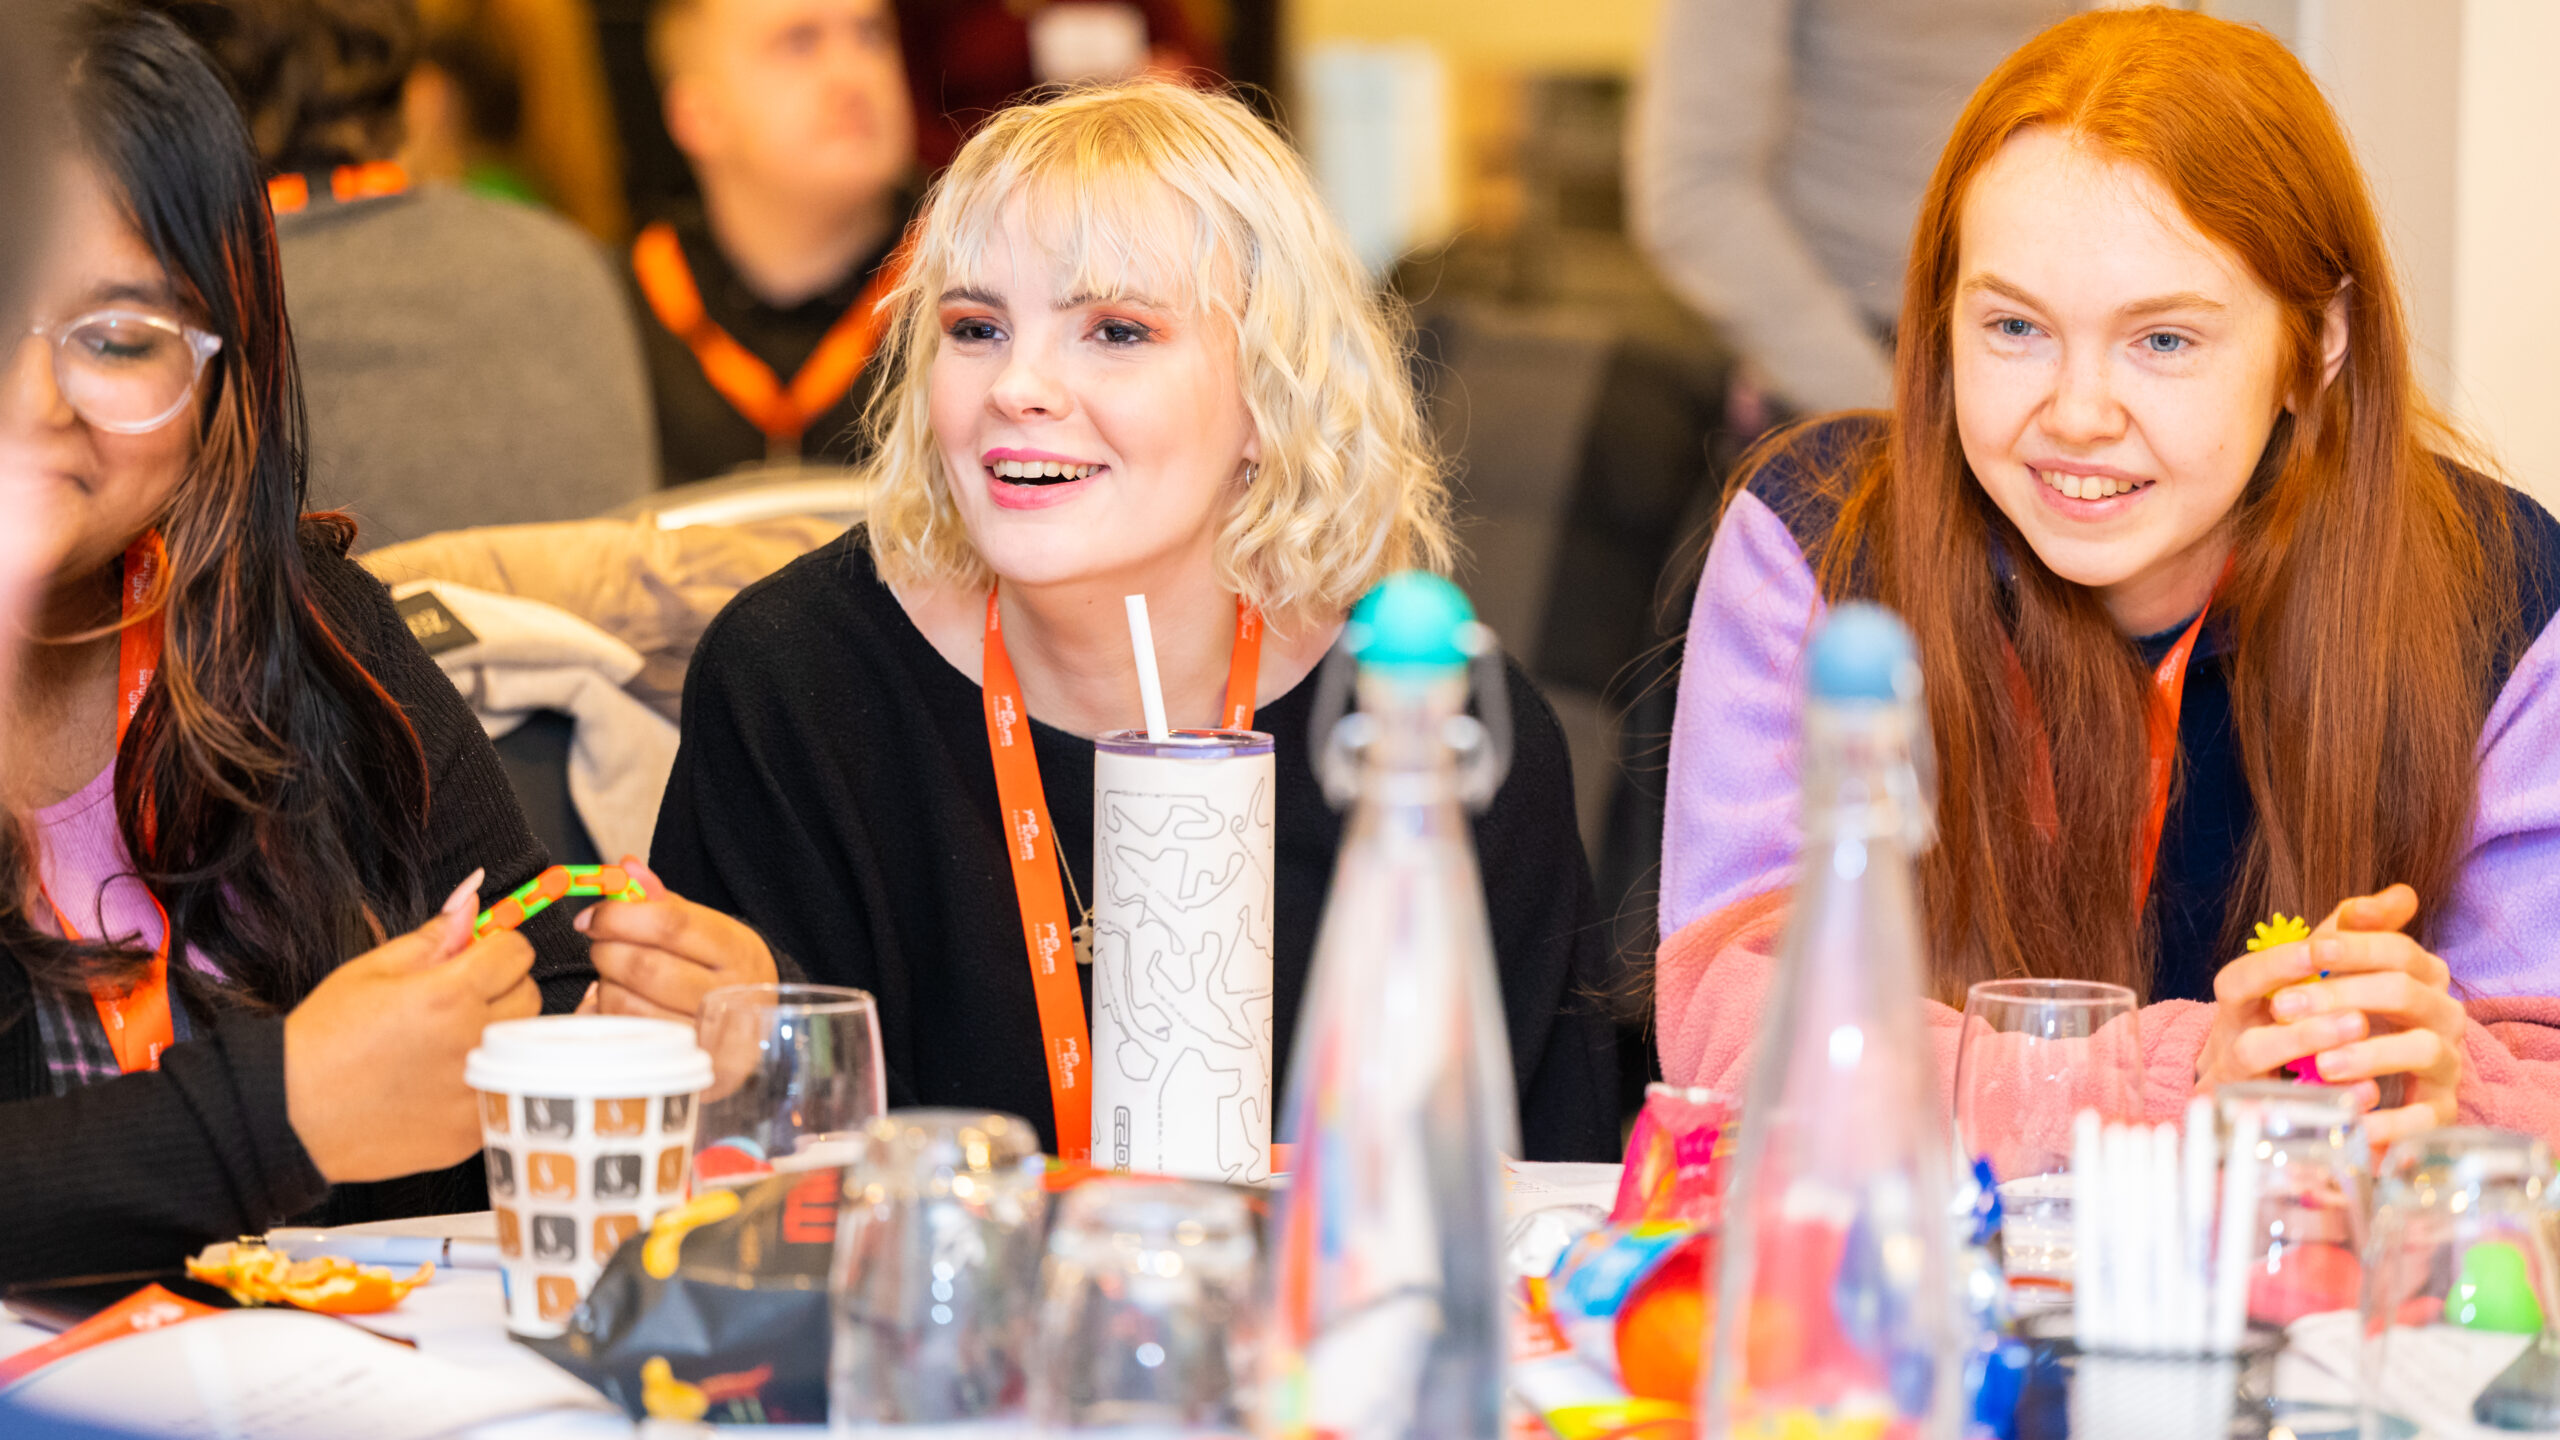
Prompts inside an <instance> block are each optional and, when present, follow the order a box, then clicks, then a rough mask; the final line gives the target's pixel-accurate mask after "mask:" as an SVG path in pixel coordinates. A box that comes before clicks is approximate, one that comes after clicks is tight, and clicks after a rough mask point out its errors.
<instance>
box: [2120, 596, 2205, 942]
mask: <svg viewBox="0 0 2560 1440" xmlns="http://www.w3.org/2000/svg"><path fill="white" fill-rule="evenodd" d="M2225 573H2226V574H2227V573H2228V571H2226V572H2225ZM2221 588H2222V587H2221V585H2220V584H2219V583H2217V584H2216V585H2215V586H2214V589H2215V590H2216V591H2217V592H2219V591H2220V590H2221ZM2212 609H2213V597H2212V596H2211V595H2208V596H2206V597H2205V601H2204V609H2202V610H2198V611H2197V612H2196V618H2194V619H2193V620H2190V621H2188V622H2187V630H2186V633H2185V634H2183V635H2180V636H2179V637H2178V642H2177V643H2176V644H2174V645H2172V646H2170V647H2169V653H2168V654H2166V655H2163V656H2161V657H2160V663H2159V664H2157V665H2154V666H2153V667H2151V690H2152V696H2153V699H2154V700H2155V701H2156V702H2157V703H2155V704H2153V705H2152V706H2151V707H2150V711H2149V713H2148V714H2146V715H2145V716H2144V717H2143V719H2144V730H2145V732H2146V738H2147V739H2148V740H2149V741H2150V745H2151V809H2150V811H2149V812H2148V813H2147V814H2146V815H2145V816H2144V817H2143V825H2142V844H2141V845H2140V846H2138V847H2136V848H2135V850H2134V852H2133V903H2134V904H2135V905H2136V906H2141V905H2143V904H2146V903H2148V900H2149V897H2150V894H2151V873H2152V869H2153V867H2154V866H2156V865H2158V864H2159V861H2160V835H2161V832H2162V831H2164V830H2166V829H2167V828H2168V826H2169V772H2170V768H2171V767H2170V762H2171V761H2172V760H2173V759H2174V758H2176V756H2177V753H2178V710H2179V708H2180V707H2181V706H2183V705H2184V704H2185V703H2186V699H2187V661H2188V660H2189V659H2191V658H2193V656H2194V655H2195V652H2196V637H2197V636H2199V635H2201V634H2203V633H2204V617H2205V616H2206V614H2207V613H2209V612H2210V611H2211V610H2212Z"/></svg>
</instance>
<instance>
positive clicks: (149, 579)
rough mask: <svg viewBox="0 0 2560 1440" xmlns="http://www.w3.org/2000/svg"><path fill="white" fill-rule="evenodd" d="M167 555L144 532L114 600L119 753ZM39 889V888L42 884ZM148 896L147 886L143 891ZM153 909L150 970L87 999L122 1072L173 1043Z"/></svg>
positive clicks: (49, 896) (145, 662) (156, 537)
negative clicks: (129, 984) (122, 988)
mask: <svg viewBox="0 0 2560 1440" xmlns="http://www.w3.org/2000/svg"><path fill="white" fill-rule="evenodd" d="M168 559H169V552H168V550H167V548H166V547H165V546H163V545H162V544H161V541H160V532H159V531H157V530H147V531H144V532H143V534H142V538H141V539H138V540H136V541H134V542H133V544H132V545H131V546H129V547H127V549H126V550H125V552H124V572H123V580H122V584H121V587H120V588H121V590H122V594H121V596H120V597H119V598H120V603H121V605H122V609H123V633H121V634H120V635H118V636H117V637H116V750H117V752H118V753H122V752H123V750H124V736H125V731H126V730H128V729H130V728H132V725H133V717H134V714H135V712H136V711H139V710H140V709H141V708H142V697H143V695H144V694H145V693H147V692H148V691H149V690H150V689H151V679H152V677H153V676H154V675H156V674H158V673H159V669H160V646H161V639H162V634H163V624H162V621H163V617H162V614H161V612H160V611H159V610H158V609H152V608H146V607H148V606H149V605H150V602H151V600H152V592H153V591H154V590H156V589H158V588H159V584H160V572H161V570H162V569H163V568H165V567H166V566H167V564H168ZM40 888H41V887H40ZM43 893H44V901H45V903H46V904H47V905H50V906H52V907H53V918H54V921H55V923H56V924H58V925H60V926H61V927H62V938H64V939H65V940H69V941H71V942H72V943H73V944H75V945H76V944H78V943H80V932H79V931H78V930H77V929H75V928H74V927H73V926H72V924H71V917H70V915H68V914H66V913H65V912H64V911H63V908H62V906H61V904H60V902H58V901H56V900H55V899H54V898H53V892H52V891H51V890H44V892H43ZM144 893H145V894H146V895H149V894H150V892H149V891H147V890H146V891H145V892H144ZM150 899H151V908H152V909H154V910H157V911H159V912H160V940H159V943H158V944H157V945H155V946H154V947H153V948H152V952H151V969H150V970H149V971H148V972H147V973H146V974H145V975H144V976H143V978H142V979H141V980H139V981H137V982H135V984H134V986H133V988H132V989H130V990H128V991H126V992H124V993H123V994H121V995H114V994H110V993H108V992H107V991H105V990H102V989H92V990H91V991H90V992H89V993H90V999H92V1000H94V1001H96V1002H97V1006H98V1019H99V1021H100V1022H101V1023H102V1024H104V1025H105V1026H106V1028H107V1043H108V1044H109V1045H111V1046H113V1047H114V1049H115V1055H116V1064H117V1066H118V1067H119V1068H121V1069H122V1070H123V1071H124V1072H125V1073H126V1074H128V1075H130V1074H132V1073H133V1072H135V1071H137V1070H157V1069H159V1068H160V1054H161V1052H162V1051H164V1050H167V1049H168V1048H169V1047H170V1046H171V1045H173V1044H176V1043H177V1027H176V1025H175V1023H174V1021H173V1020H172V1018H171V1016H170V1014H169V910H168V907H167V906H165V905H162V904H161V903H160V897H159V896H157V895H151V896H150Z"/></svg>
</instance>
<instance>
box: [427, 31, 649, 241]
mask: <svg viewBox="0 0 2560 1440" xmlns="http://www.w3.org/2000/svg"><path fill="white" fill-rule="evenodd" d="M418 16H419V20H420V22H421V24H422V38H421V41H420V44H419V57H418V63H417V66H416V67H415V68H414V69H412V70H411V71H410V72H409V79H408V83H407V85H406V86H404V87H403V89H402V93H401V122H402V123H401V128H402V130H403V132H404V134H403V137H402V141H401V149H400V163H401V164H402V165H404V166H406V167H407V168H408V171H409V174H410V177H411V178H412V179H415V180H442V181H447V182H450V183H454V184H460V185H466V186H469V187H470V188H472V189H475V190H479V191H482V192H484V193H486V194H491V195H501V196H507V197H510V198H513V199H517V200H524V201H529V202H531V203H534V204H541V205H549V206H551V207H552V208H554V209H556V210H558V211H560V213H562V214H564V215H566V216H568V217H569V219H570V220H571V221H573V222H574V223H575V224H576V225H577V226H578V228H580V229H582V230H584V231H586V232H587V233H588V234H589V235H590V236H593V237H594V238H595V239H596V240H598V241H599V242H601V243H603V244H606V245H611V246H615V247H617V248H619V247H620V246H621V245H622V244H623V243H624V242H625V241H627V240H629V239H630V238H631V211H630V207H629V205H628V203H627V202H626V200H625V198H624V195H623V189H622V148H621V141H620V139H619V138H618V137H617V136H616V134H615V132H614V123H613V106H612V102H611V100H610V98H609V97H608V95H607V93H606V89H605V76H604V58H603V55H602V52H601V49H600V47H599V45H598V41H597V35H596V17H595V11H594V8H593V6H592V5H591V4H590V3H589V0H418Z"/></svg>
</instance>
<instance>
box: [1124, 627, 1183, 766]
mask: <svg viewBox="0 0 2560 1440" xmlns="http://www.w3.org/2000/svg"><path fill="white" fill-rule="evenodd" d="M1124 603H1126V604H1127V605H1128V607H1129V644H1130V646H1131V647H1132V648H1133V649H1135V650H1136V651H1137V652H1138V703H1140V704H1141V705H1144V706H1146V708H1147V738H1148V739H1150V740H1170V739H1172V738H1173V731H1172V730H1171V729H1170V728H1168V727H1167V726H1166V725H1165V723H1164V677H1163V676H1161V675H1158V674H1157V673H1156V634H1155V631H1154V630H1153V629H1152V628H1151V627H1149V626H1148V624H1147V597H1146V596H1144V595H1131V596H1127V597H1125V600H1124Z"/></svg>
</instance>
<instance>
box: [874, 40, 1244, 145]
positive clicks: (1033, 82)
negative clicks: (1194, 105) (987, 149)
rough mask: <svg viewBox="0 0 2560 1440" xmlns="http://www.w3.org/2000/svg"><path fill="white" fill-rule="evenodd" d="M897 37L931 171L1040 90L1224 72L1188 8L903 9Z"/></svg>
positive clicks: (919, 141)
mask: <svg viewBox="0 0 2560 1440" xmlns="http://www.w3.org/2000/svg"><path fill="white" fill-rule="evenodd" d="M898 33H899V36H900V38H901V40H902V41H903V44H904V47H905V50H906V62H907V84H908V86H909V87H910V88H912V89H913V90H914V91H915V97H916V142H917V143H916V149H917V152H918V154H919V155H921V156H922V157H923V160H924V166H925V169H926V170H927V171H934V170H939V169H941V168H942V167H943V166H945V165H948V164H950V163H951V157H952V156H953V155H955V154H958V153H959V150H960V142H962V141H963V140H966V139H968V138H969V132H970V131H972V130H975V129H977V128H978V127H979V126H980V125H982V124H985V123H986V121H987V119H988V117H990V116H992V115H994V114H995V113H996V112H997V111H999V110H1002V109H1003V108H1004V107H1006V106H1007V105H1011V104H1013V103H1014V102H1015V101H1017V100H1020V99H1022V98H1023V97H1024V92H1026V91H1028V90H1030V89H1032V88H1033V87H1034V86H1039V85H1073V84H1081V83H1086V82H1091V81H1111V80H1126V79H1129V78H1131V77H1133V76H1135V75H1137V74H1139V73H1140V72H1141V71H1149V70H1152V71H1155V72H1158V73H1160V74H1164V75H1170V76H1179V75H1182V74H1183V73H1184V72H1198V74H1197V76H1196V78H1200V79H1204V80H1206V79H1213V78H1215V77H1214V74H1213V72H1214V71H1215V70H1216V69H1217V66H1218V56H1217V55H1216V53H1215V51H1214V48H1213V47H1212V46H1210V45H1209V44H1208V43H1207V42H1206V41H1205V40H1204V39H1203V38H1202V37H1201V35H1200V33H1199V27H1198V26H1196V25H1194V24H1193V23H1192V20H1191V16H1190V15H1189V14H1187V13H1186V8H1185V5H1184V3H1183V0H898Z"/></svg>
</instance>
